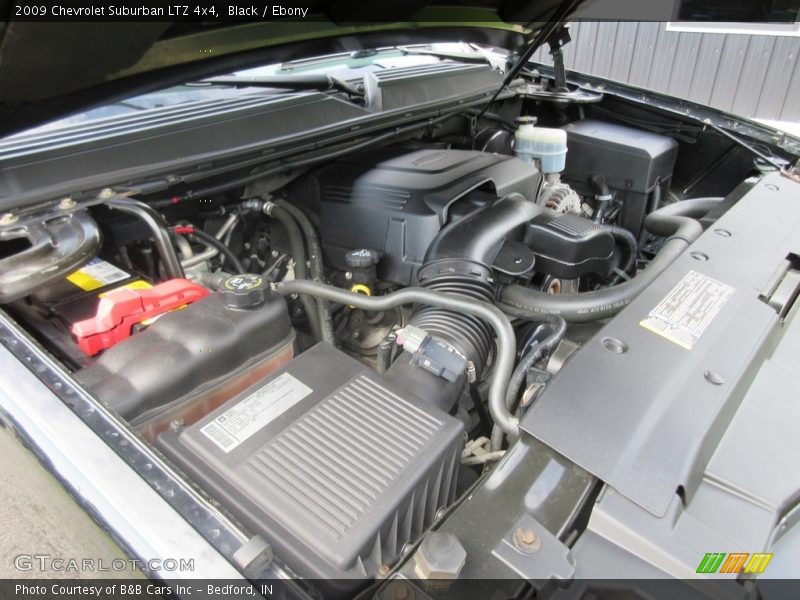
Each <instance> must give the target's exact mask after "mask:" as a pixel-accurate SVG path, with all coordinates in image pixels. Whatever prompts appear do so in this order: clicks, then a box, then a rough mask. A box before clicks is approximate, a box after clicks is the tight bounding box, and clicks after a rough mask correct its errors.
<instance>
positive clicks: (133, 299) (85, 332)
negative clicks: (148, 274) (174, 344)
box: [72, 279, 209, 356]
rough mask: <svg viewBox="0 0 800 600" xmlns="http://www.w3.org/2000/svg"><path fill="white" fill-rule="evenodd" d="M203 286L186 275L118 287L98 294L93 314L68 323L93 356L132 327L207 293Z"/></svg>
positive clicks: (119, 340) (127, 332) (128, 333)
mask: <svg viewBox="0 0 800 600" xmlns="http://www.w3.org/2000/svg"><path fill="white" fill-rule="evenodd" d="M208 294H209V291H208V289H207V288H205V287H203V286H202V285H198V284H196V283H192V282H191V281H189V280H187V279H170V280H169V281H165V282H164V283H159V284H158V285H155V286H153V287H151V288H148V289H130V288H119V289H116V290H112V291H110V292H108V293H107V294H105V295H104V296H103V297H102V298H100V303H99V304H98V305H97V314H95V316H94V317H92V318H90V319H86V320H85V321H78V322H76V323H74V324H73V325H72V333H73V335H74V336H75V337H76V339H77V341H78V347H79V348H80V349H81V350H82V351H83V352H85V353H86V354H88V355H89V356H94V355H95V354H97V353H98V352H100V351H101V350H106V349H108V348H111V346H113V345H114V344H116V343H118V342H121V341H122V340H124V339H126V338H128V337H130V335H131V331H132V330H133V327H134V326H135V325H137V324H138V323H141V322H142V321H145V320H147V319H150V318H152V317H156V316H158V315H161V314H163V313H165V312H168V311H170V310H172V309H174V308H178V307H181V306H184V305H186V304H191V303H192V302H197V301H198V300H200V299H201V298H205V297H206V296H208Z"/></svg>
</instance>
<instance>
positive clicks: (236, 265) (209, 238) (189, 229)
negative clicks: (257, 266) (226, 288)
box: [172, 225, 245, 273]
mask: <svg viewBox="0 0 800 600" xmlns="http://www.w3.org/2000/svg"><path fill="white" fill-rule="evenodd" d="M172 231H173V232H174V233H176V234H180V235H191V236H194V237H196V238H197V239H198V240H200V241H201V242H203V243H204V244H205V245H206V246H211V247H212V248H214V249H216V250H217V252H219V253H220V254H221V255H222V256H223V257H224V258H225V260H227V261H228V262H229V263H230V264H231V266H232V267H233V270H234V272H235V273H244V272H245V269H244V266H242V263H241V261H240V260H239V259H238V258H236V255H235V254H234V253H233V251H231V249H230V248H228V247H227V246H226V245H225V244H224V243H223V242H222V240H218V239H217V238H215V237H214V236H213V235H211V234H209V233H206V232H205V231H203V230H202V229H198V228H197V227H194V226H193V225H178V226H177V227H173V228H172Z"/></svg>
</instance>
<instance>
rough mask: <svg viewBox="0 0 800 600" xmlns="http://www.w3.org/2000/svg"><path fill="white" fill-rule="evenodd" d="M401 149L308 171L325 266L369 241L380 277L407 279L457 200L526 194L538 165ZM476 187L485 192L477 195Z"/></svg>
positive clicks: (341, 264) (341, 263) (341, 262)
mask: <svg viewBox="0 0 800 600" xmlns="http://www.w3.org/2000/svg"><path fill="white" fill-rule="evenodd" d="M400 152H402V151H401V150H398V149H393V150H388V151H383V152H372V153H370V154H359V155H356V156H352V157H349V158H347V159H345V160H342V161H338V162H336V163H334V164H332V165H330V166H328V167H325V168H323V169H321V170H319V171H317V172H316V173H315V174H314V175H312V177H313V178H314V180H315V182H316V185H314V186H312V188H315V191H316V193H317V194H318V199H319V209H320V219H321V222H322V223H324V227H322V243H323V248H324V250H325V253H326V255H327V259H328V262H329V264H331V265H332V266H334V267H336V268H339V269H342V270H346V269H347V265H346V263H345V255H346V254H347V252H348V251H350V250H353V249H358V248H373V249H376V250H379V251H380V252H381V253H382V255H383V257H382V259H381V262H380V264H379V265H378V275H379V277H380V278H381V279H385V280H388V281H392V282H394V283H397V284H400V285H410V284H411V283H412V282H413V280H414V278H415V276H416V272H417V270H418V269H419V267H420V265H421V264H422V260H423V258H424V257H425V252H426V251H427V250H428V246H429V245H430V243H431V242H432V241H433V239H434V237H436V234H437V233H438V232H439V230H440V229H441V228H442V227H443V226H444V225H445V224H446V223H447V222H448V220H449V218H450V216H451V213H452V212H453V211H454V210H455V209H456V206H455V204H456V203H457V201H459V200H461V202H458V204H461V203H464V204H470V203H474V206H472V208H477V207H478V206H480V205H481V203H485V202H486V201H487V200H493V199H496V198H497V197H502V196H505V195H507V194H510V193H511V192H518V193H521V194H522V195H523V196H525V197H526V198H528V199H532V198H533V196H534V195H535V193H536V190H537V189H538V187H539V182H540V177H541V176H540V174H539V172H538V171H537V170H536V169H535V168H534V167H532V166H530V165H528V164H526V163H524V162H523V161H521V160H519V159H518V158H515V157H512V156H505V155H498V154H489V153H484V152H475V151H468V150H444V149H432V150H418V151H416V152H411V153H407V152H403V153H400ZM479 188H480V191H481V192H488V193H484V194H479V191H478V190H479ZM479 196H480V197H479ZM479 201H480V202H479Z"/></svg>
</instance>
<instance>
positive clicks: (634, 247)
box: [595, 223, 639, 275]
mask: <svg viewBox="0 0 800 600" xmlns="http://www.w3.org/2000/svg"><path fill="white" fill-rule="evenodd" d="M595 225H596V226H597V227H599V228H600V229H603V230H605V231H607V232H609V233H610V234H611V235H612V236H614V240H615V241H617V242H619V243H620V244H621V245H622V246H625V250H626V252H627V256H626V259H625V262H624V263H622V264H621V265H620V266H619V269H620V271H622V272H623V273H626V274H628V275H631V269H632V268H633V266H634V264H636V257H637V256H638V255H639V243H638V242H637V241H636V236H635V235H633V234H632V233H631V232H630V231H628V230H627V229H625V228H624V227H620V226H619V225H612V224H611V223H595Z"/></svg>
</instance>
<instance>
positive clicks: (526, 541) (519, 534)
mask: <svg viewBox="0 0 800 600" xmlns="http://www.w3.org/2000/svg"><path fill="white" fill-rule="evenodd" d="M514 545H515V546H516V547H517V548H518V549H519V550H522V551H523V552H525V553H527V554H532V553H534V552H538V551H539V548H541V547H542V540H541V539H540V538H539V536H537V535H536V533H535V532H534V531H533V529H530V528H528V527H519V528H518V529H517V530H516V531H515V532H514Z"/></svg>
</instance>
